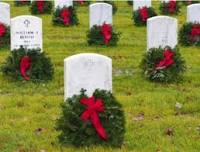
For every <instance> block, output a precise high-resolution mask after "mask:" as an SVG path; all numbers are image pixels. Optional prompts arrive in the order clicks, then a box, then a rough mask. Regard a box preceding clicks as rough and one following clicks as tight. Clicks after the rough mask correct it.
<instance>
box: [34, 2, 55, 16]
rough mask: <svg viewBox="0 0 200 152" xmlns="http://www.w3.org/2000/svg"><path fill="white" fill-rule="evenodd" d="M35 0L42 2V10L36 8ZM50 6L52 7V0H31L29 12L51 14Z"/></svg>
mask: <svg viewBox="0 0 200 152" xmlns="http://www.w3.org/2000/svg"><path fill="white" fill-rule="evenodd" d="M37 1H38V2H39V1H42V2H44V8H43V11H42V12H40V11H39V10H38V7H37ZM52 8H53V4H52V1H43V0H36V1H33V2H31V6H30V10H31V14H51V11H52Z"/></svg>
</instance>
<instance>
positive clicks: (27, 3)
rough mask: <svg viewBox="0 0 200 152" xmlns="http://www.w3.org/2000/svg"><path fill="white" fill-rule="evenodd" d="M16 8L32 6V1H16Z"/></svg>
mask: <svg viewBox="0 0 200 152" xmlns="http://www.w3.org/2000/svg"><path fill="white" fill-rule="evenodd" d="M14 2H15V6H25V5H30V3H31V1H30V0H15V1H14Z"/></svg>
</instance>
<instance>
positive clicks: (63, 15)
mask: <svg viewBox="0 0 200 152" xmlns="http://www.w3.org/2000/svg"><path fill="white" fill-rule="evenodd" d="M53 24H54V25H61V26H70V25H77V24H78V18H77V14H76V9H75V7H73V6H70V7H66V6H65V7H63V8H60V7H58V8H57V9H56V10H55V12H54V14H53Z"/></svg>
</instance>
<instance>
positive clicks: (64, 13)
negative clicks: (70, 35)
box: [60, 8, 71, 25]
mask: <svg viewBox="0 0 200 152" xmlns="http://www.w3.org/2000/svg"><path fill="white" fill-rule="evenodd" d="M70 15H71V12H70V10H69V9H67V8H63V9H62V10H61V13H60V17H61V18H62V19H63V23H64V25H69V24H70Z"/></svg>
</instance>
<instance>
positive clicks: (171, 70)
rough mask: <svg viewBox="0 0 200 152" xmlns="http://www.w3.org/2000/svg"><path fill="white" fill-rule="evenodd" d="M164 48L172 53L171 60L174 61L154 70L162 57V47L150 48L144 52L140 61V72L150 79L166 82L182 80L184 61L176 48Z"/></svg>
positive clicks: (184, 67)
mask: <svg viewBox="0 0 200 152" xmlns="http://www.w3.org/2000/svg"><path fill="white" fill-rule="evenodd" d="M166 48H168V49H170V50H171V51H172V52H173V53H174V56H173V60H174V62H175V63H174V64H172V65H171V66H170V67H168V68H165V69H160V70H156V65H157V64H158V63H159V62H160V61H161V60H162V59H163V53H164V49H162V48H161V47H159V48H152V49H150V50H149V51H148V52H147V53H145V54H144V57H143V60H142V62H141V68H142V71H143V72H142V73H143V74H144V76H145V77H146V78H147V79H149V80H150V81H154V82H163V83H168V82H179V81H180V80H182V74H183V73H184V72H185V70H186V66H185V61H184V59H183V58H182V56H181V54H180V53H179V50H178V48H174V49H172V48H170V47H166ZM166 48H165V49H166Z"/></svg>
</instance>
